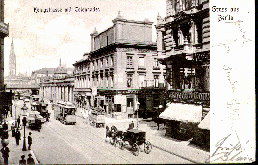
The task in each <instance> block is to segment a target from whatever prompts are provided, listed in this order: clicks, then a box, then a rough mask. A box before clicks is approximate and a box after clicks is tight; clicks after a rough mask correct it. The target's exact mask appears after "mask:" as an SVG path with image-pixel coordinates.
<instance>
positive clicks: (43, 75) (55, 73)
mask: <svg viewBox="0 0 258 165" xmlns="http://www.w3.org/2000/svg"><path fill="white" fill-rule="evenodd" d="M73 70H74V69H73V68H66V67H63V66H62V64H61V61H60V64H59V66H58V67H57V68H42V69H39V70H36V71H33V72H32V74H31V77H32V79H34V80H35V81H36V83H38V84H40V83H41V82H44V81H46V80H50V79H52V78H64V77H66V76H67V75H72V74H73Z"/></svg>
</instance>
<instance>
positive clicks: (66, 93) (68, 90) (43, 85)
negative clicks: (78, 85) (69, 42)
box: [32, 60, 74, 102]
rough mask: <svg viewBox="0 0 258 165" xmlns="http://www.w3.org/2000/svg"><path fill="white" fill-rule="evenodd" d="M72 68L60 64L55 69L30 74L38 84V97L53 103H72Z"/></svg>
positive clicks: (45, 69) (44, 69)
mask: <svg viewBox="0 0 258 165" xmlns="http://www.w3.org/2000/svg"><path fill="white" fill-rule="evenodd" d="M73 70H74V69H73V68H65V67H63V66H62V65H61V60H60V64H59V66H58V67H57V68H43V69H40V70H37V71H34V72H33V73H32V78H33V79H35V80H36V81H37V82H38V83H39V84H40V95H41V96H42V97H44V98H46V99H48V100H52V101H54V102H58V101H69V102H73V88H74V78H73Z"/></svg>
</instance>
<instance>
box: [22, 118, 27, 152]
mask: <svg viewBox="0 0 258 165" xmlns="http://www.w3.org/2000/svg"><path fill="white" fill-rule="evenodd" d="M22 123H23V126H24V136H23V147H22V151H27V148H26V136H25V126H26V124H27V120H26V117H23V119H22Z"/></svg>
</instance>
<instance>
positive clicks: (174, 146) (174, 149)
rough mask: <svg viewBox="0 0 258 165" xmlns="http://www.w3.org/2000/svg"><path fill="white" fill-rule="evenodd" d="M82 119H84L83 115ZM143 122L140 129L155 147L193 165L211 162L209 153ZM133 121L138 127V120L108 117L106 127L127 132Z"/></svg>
mask: <svg viewBox="0 0 258 165" xmlns="http://www.w3.org/2000/svg"><path fill="white" fill-rule="evenodd" d="M79 114H81V113H80V112H79V113H77V115H79ZM81 117H82V118H83V115H82V114H81ZM141 120H142V119H139V129H140V130H142V131H145V132H146V139H147V140H148V141H150V142H151V144H152V146H153V147H155V148H157V149H160V150H163V151H165V152H168V153H171V154H173V155H176V156H178V157H181V158H183V159H187V160H189V161H191V162H193V163H197V164H199V163H207V162H209V156H210V153H209V152H207V151H204V150H202V149H200V148H197V147H195V146H192V145H189V143H190V142H189V141H176V140H175V139H169V138H167V137H165V136H163V135H164V133H165V130H162V129H160V130H157V129H156V128H154V129H152V128H151V126H149V125H148V124H146V123H144V122H142V121H141ZM132 121H134V123H135V127H136V126H137V125H136V122H137V121H136V119H123V120H117V119H113V118H108V117H106V119H105V122H106V123H105V125H106V126H109V127H110V126H112V125H115V126H116V127H117V128H118V130H123V131H125V130H126V129H127V128H128V125H129V123H131V122H132Z"/></svg>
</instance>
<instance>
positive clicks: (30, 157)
mask: <svg viewBox="0 0 258 165" xmlns="http://www.w3.org/2000/svg"><path fill="white" fill-rule="evenodd" d="M28 156H29V158H28V159H27V164H28V165H33V164H35V161H34V159H33V158H32V155H31V154H29V155H28Z"/></svg>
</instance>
